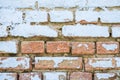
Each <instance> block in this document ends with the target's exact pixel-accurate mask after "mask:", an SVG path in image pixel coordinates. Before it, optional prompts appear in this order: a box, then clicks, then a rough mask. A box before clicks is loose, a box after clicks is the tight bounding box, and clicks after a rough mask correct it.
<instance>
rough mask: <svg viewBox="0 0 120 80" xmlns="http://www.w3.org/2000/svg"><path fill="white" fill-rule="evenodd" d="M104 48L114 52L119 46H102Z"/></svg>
mask: <svg viewBox="0 0 120 80" xmlns="http://www.w3.org/2000/svg"><path fill="white" fill-rule="evenodd" d="M102 47H104V48H105V49H106V50H112V51H114V50H115V49H117V48H118V46H117V44H102Z"/></svg>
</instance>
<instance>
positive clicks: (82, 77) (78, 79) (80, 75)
mask: <svg viewBox="0 0 120 80" xmlns="http://www.w3.org/2000/svg"><path fill="white" fill-rule="evenodd" d="M70 80H92V73H87V72H72V73H71V74H70Z"/></svg>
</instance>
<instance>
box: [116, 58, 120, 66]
mask: <svg viewBox="0 0 120 80" xmlns="http://www.w3.org/2000/svg"><path fill="white" fill-rule="evenodd" d="M115 60H116V67H117V68H119V67H120V57H117V58H115Z"/></svg>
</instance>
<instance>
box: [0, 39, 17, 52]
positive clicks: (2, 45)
mask: <svg viewBox="0 0 120 80" xmlns="http://www.w3.org/2000/svg"><path fill="white" fill-rule="evenodd" d="M17 48H18V42H17V41H0V53H17V50H18V49H17Z"/></svg>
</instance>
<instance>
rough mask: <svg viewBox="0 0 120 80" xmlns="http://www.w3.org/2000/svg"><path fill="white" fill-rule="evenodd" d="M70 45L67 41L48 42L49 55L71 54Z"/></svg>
mask: <svg viewBox="0 0 120 80" xmlns="http://www.w3.org/2000/svg"><path fill="white" fill-rule="evenodd" d="M69 51H70V45H69V42H66V41H49V42H47V52H48V53H69Z"/></svg>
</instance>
